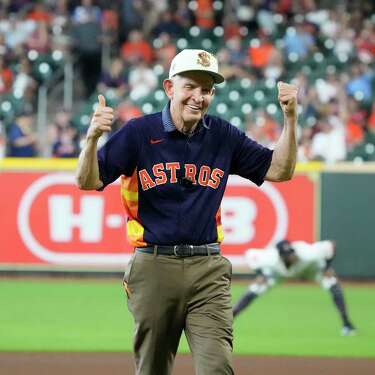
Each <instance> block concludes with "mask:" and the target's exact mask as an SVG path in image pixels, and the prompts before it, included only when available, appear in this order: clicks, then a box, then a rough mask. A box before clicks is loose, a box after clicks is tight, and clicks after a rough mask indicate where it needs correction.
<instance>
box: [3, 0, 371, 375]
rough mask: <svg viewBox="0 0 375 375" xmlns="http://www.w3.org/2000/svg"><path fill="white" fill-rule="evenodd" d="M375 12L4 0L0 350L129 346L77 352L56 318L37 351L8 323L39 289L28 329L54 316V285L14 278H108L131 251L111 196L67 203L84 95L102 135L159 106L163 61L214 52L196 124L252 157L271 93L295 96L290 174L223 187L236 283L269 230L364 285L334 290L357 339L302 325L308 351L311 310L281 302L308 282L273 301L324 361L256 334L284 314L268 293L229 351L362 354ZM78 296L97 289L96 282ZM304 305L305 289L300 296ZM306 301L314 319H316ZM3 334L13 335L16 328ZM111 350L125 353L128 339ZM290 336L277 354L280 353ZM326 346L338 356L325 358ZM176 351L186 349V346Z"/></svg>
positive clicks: (84, 116) (265, 127) (282, 1)
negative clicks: (317, 245)
mask: <svg viewBox="0 0 375 375" xmlns="http://www.w3.org/2000/svg"><path fill="white" fill-rule="evenodd" d="M374 7H375V6H374V3H373V2H372V1H357V2H349V1H338V2H334V3H332V2H329V1H318V0H315V1H314V0H305V1H291V0H279V1H271V0H270V1H262V0H257V1H241V0H233V1H211V0H200V1H184V0H180V1H166V0H164V1H157V2H153V1H146V0H123V1H112V2H106V1H93V2H91V1H88V0H86V1H64V0H60V1H59V0H56V1H54V0H46V1H27V0H17V1H15V0H14V1H10V0H9V1H6V0H5V1H2V2H1V5H0V98H1V101H0V172H1V173H0V179H1V181H0V207H1V213H0V224H1V228H2V230H1V235H0V237H1V238H0V239H1V241H0V243H1V250H0V268H1V271H2V273H1V275H2V276H6V277H8V276H9V275H11V276H12V279H11V280H10V281H9V280H7V279H1V280H0V291H1V290H2V291H3V294H2V296H3V297H4V300H6V301H9V304H8V306H9V308H8V309H7V312H6V313H4V312H3V313H2V314H3V316H2V318H3V319H1V322H2V325H3V327H2V329H1V331H2V332H3V333H4V338H6V339H4V340H2V346H1V348H0V350H2V351H12V350H14V351H26V352H27V351H35V350H37V351H44V350H47V349H48V348H51V349H50V350H53V349H55V350H56V351H66V350H69V348H70V350H74V351H81V350H82V351H91V350H94V351H95V350H100V349H102V350H104V351H121V350H122V348H125V349H126V350H129V349H130V346H129V345H128V344H126V345H125V346H121V345H118V346H116V345H109V346H106V345H104V346H100V343H99V342H100V340H103V338H102V337H101V339H99V338H98V337H96V338H95V339H94V338H93V341H94V344H93V345H92V346H90V345H89V346H85V343H84V341H85V340H84V339H83V337H84V335H85V333H82V335H81V336H80V335H79V334H78V335H77V337H76V340H73V341H74V342H75V343H78V344H77V346H75V345H73V344H72V341H70V340H69V338H67V337H65V336H64V335H63V334H62V333H61V332H60V333H57V326H58V325H60V326H62V327H64V324H63V323H62V322H61V321H57V322H56V323H57V324H56V326H54V325H52V326H50V329H51V330H52V332H55V330H56V335H58V334H62V335H63V336H61V340H62V342H65V344H62V345H56V346H54V345H52V344H51V343H50V342H45V341H44V339H45V337H44V336H43V334H42V336H43V338H41V337H39V336H38V335H37V334H36V330H35V332H31V331H29V329H30V326H29V325H27V324H26V325H25V324H21V321H22V319H21V318H20V316H21V315H22V314H21V315H20V312H21V311H23V308H22V306H19V303H20V301H21V298H22V296H23V298H24V301H27V300H26V299H25V298H26V297H25V296H27V295H28V294H29V293H32V295H34V293H36V294H37V295H39V293H40V298H38V299H37V301H35V300H32V301H30V302H29V303H30V304H31V305H32V306H34V309H31V311H32V312H34V313H35V314H37V316H36V317H35V319H36V320H35V321H34V324H35V322H39V323H38V324H37V327H38V326H39V325H43V324H42V323H43V322H45V320H43V319H41V316H43V314H42V313H41V312H40V311H41V310H40V309H42V308H43V309H47V310H48V309H49V308H48V307H46V306H48V305H50V304H51V305H52V306H53V305H54V304H55V305H56V302H55V301H54V300H53V298H51V296H50V295H49V294H48V293H45V294H44V292H43V288H44V287H45V288H48V286H49V285H50V284H51V285H52V287H57V288H59V281H52V282H51V281H50V280H47V279H43V280H44V281H43V282H42V283H35V280H34V281H33V282H31V283H28V282H26V283H25V284H26V287H25V288H26V289H24V293H25V294H24V295H23V294H22V292H20V290H23V288H24V286H22V285H21V284H17V282H20V280H15V279H14V276H22V277H25V276H27V275H35V274H37V275H39V276H40V275H46V274H48V275H49V276H51V275H52V276H61V275H66V274H67V273H66V271H69V272H70V275H72V273H74V274H75V275H77V274H78V272H79V273H80V275H81V276H82V275H84V274H86V275H90V276H91V275H93V272H94V275H95V276H96V277H99V276H102V275H104V274H106V275H109V274H110V275H112V276H113V275H115V276H116V277H117V276H118V275H119V274H120V273H121V272H122V270H123V268H124V266H125V264H126V259H127V258H126V253H129V252H130V251H131V250H130V249H129V248H128V247H126V246H127V245H126V243H125V241H124V233H123V229H122V225H120V224H123V220H124V218H123V217H122V218H121V215H120V207H119V206H120V205H119V195H118V192H117V191H116V189H117V187H116V186H114V187H113V188H112V190H111V189H109V191H108V192H106V193H105V194H106V195H104V196H105V199H104V200H103V199H102V198H99V197H102V196H103V194H102V195H99V194H96V193H87V192H86V193H82V192H78V191H77V190H76V189H75V188H74V184H73V179H72V176H73V172H72V171H73V169H74V165H75V158H76V156H77V155H78V153H79V150H80V146H81V144H82V142H83V139H84V135H85V132H86V130H87V127H88V124H89V121H90V114H91V113H92V111H93V109H94V108H95V104H96V100H97V94H98V93H102V94H104V95H105V96H106V99H107V101H108V102H109V103H110V105H112V106H114V108H115V109H116V122H115V126H114V128H115V129H116V128H118V127H120V126H122V125H123V124H124V123H125V122H126V121H127V120H128V119H130V118H132V117H134V116H139V115H141V114H142V113H150V112H152V111H156V110H160V109H161V108H162V107H163V106H164V105H165V103H166V98H165V95H164V93H163V90H162V86H161V82H162V80H163V78H164V77H165V76H166V75H167V72H168V66H169V62H170V60H171V58H172V57H173V56H174V54H175V53H176V52H178V51H179V50H181V49H183V48H186V47H188V48H204V49H207V50H209V51H210V52H212V53H215V54H216V55H217V56H218V58H219V61H220V64H221V67H222V72H223V74H224V75H225V76H226V78H227V81H226V83H225V84H221V85H219V86H218V88H217V92H216V95H215V99H214V102H213V103H212V106H211V109H210V112H211V113H212V114H216V115H219V116H222V117H224V118H226V119H227V120H229V121H231V122H232V123H233V124H234V125H235V126H238V127H239V128H241V129H243V130H244V131H245V132H246V133H248V134H249V136H251V137H252V138H254V139H256V140H257V141H259V142H260V143H262V144H264V145H267V146H270V147H272V145H273V144H274V142H275V141H276V140H277V138H278V134H279V132H280V129H281V125H282V121H281V111H280V108H279V106H278V103H277V94H276V83H277V81H278V80H284V81H287V82H295V83H296V84H297V85H298V86H299V88H300V90H299V103H300V110H299V112H300V113H299V124H298V130H299V131H298V134H299V148H298V161H299V164H298V166H297V176H296V178H295V179H294V180H293V181H291V182H288V183H283V184H275V185H272V184H267V185H266V186H265V187H264V188H262V190H261V191H260V192H257V190H256V189H254V188H253V187H252V186H251V185H244V183H243V181H240V180H237V179H233V180H232V181H231V184H230V186H229V187H228V191H227V193H226V196H225V204H224V207H223V208H224V211H225V215H224V218H223V221H224V229H225V231H226V242H225V243H224V253H225V255H227V256H228V257H230V259H231V260H232V262H233V264H234V269H235V272H236V274H237V273H238V274H240V275H243V274H248V273H249V270H247V269H246V267H244V265H243V262H242V260H241V254H242V252H243V251H244V250H245V249H246V248H247V247H249V246H255V245H256V246H265V245H267V244H268V243H271V242H272V241H273V240H274V238H276V237H275V236H280V235H281V234H283V235H287V236H288V237H289V238H291V239H292V240H297V239H304V240H308V241H312V240H315V239H320V238H322V239H324V238H333V239H335V240H336V241H337V242H338V249H339V253H338V256H337V258H336V259H335V262H334V266H335V268H336V269H337V271H338V273H339V275H340V276H342V277H346V279H348V278H351V279H353V278H355V279H356V280H362V284H355V285H354V286H349V292H348V293H349V297H351V299H352V300H351V299H349V307H350V308H352V309H353V310H354V311H355V314H354V316H355V317H356V316H357V319H358V320H360V322H359V326H360V327H361V324H362V332H361V329H360V332H361V335H360V336H359V337H357V338H354V340H356V341H351V342H349V344H343V343H342V342H338V343H337V342H332V341H330V340H332V337H331V336H330V334H332V336H333V335H334V334H335V333H334V332H329V334H325V333H322V331H323V330H324V327H322V328H320V327H319V325H317V326H314V327H315V329H316V331H317V332H319V334H320V337H319V340H318V339H317V338H316V337H314V339H312V336H311V335H314V334H312V333H311V332H310V331H309V329H307V327H306V322H309V321H311V320H310V319H313V317H312V316H310V315H309V313H311V311H310V312H309V311H300V310H299V309H300V304H298V303H296V304H294V302H296V301H297V300H298V298H301V299H302V300H303V296H305V297H306V296H308V295H310V289H308V288H309V287H310V286H303V285H302V286H290V287H288V288H287V289H286V291H285V292H279V293H286V297H285V298H286V299H287V300H288V301H290V306H291V310H292V312H294V313H295V314H296V316H299V314H300V316H301V319H298V318H296V319H295V322H294V323H291V326H293V325H294V326H297V327H298V326H299V325H301V326H300V328H299V329H300V331H301V330H302V331H303V332H304V334H303V336H304V337H305V340H306V341H307V343H308V345H309V344H310V345H311V346H312V347H315V346H317V347H321V348H325V351H324V350H323V351H322V350H320V351H319V350H318V351H317V352H314V351H312V352H304V351H303V350H301V348H302V347H304V346H306V345H302V344H301V345H299V343H300V341H299V339H300V338H298V337H295V335H294V334H293V333H291V332H288V331H287V332H283V334H282V335H280V329H281V328H280V324H281V323H278V324H275V325H273V324H271V323H270V321H271V320H272V319H274V320H275V321H277V320H278V317H277V313H276V316H273V315H272V314H270V313H269V311H270V310H272V311H276V312H278V314H280V311H281V309H282V306H281V305H282V304H281V302H280V300H279V299H278V297H277V296H278V294H277V293H278V292H274V293H275V295H274V297H273V299H272V296H271V298H270V303H269V305H264V306H263V307H262V306H259V310H258V311H259V312H257V311H255V309H254V316H253V315H252V313H253V311H251V313H250V312H249V314H248V316H247V318H246V317H245V318H242V317H241V320H240V321H239V323H236V324H238V327H237V330H238V332H237V335H238V338H237V342H238V343H240V344H239V346H238V349H237V350H238V352H237V353H244V354H245V353H249V354H253V355H255V354H257V355H258V354H267V355H280V354H282V355H318V356H324V353H326V355H325V356H332V357H336V356H339V357H358V356H361V355H360V354H358V350H356V349H355V348H358V347H360V348H364V349H363V351H362V352H363V353H364V354H363V355H362V357H366V358H373V357H374V356H375V350H371V349H370V342H371V339H372V340H373V339H374V337H375V326H374V324H372V323H370V322H368V321H366V319H367V317H368V316H370V312H371V311H372V312H373V310H374V306H375V301H374V299H373V297H371V296H372V295H373V285H372V284H371V283H367V284H363V282H364V281H369V279H370V280H371V279H373V278H374V276H375V255H374V252H373V248H374V240H373V236H372V228H373V227H374V224H375V223H374V215H373V202H375V199H374V198H375V197H374V190H373V186H374V185H375V184H374V182H375V181H374V178H375V166H374V163H373V162H374V161H375V105H374V102H375V101H374V89H375V80H374V55H375V15H374ZM103 138H104V137H103ZM102 141H103V142H105V138H104V139H103V140H102ZM85 202H86V203H85ZM103 202H105V203H103ZM85 204H86V205H92V204H93V205H94V206H95V207H97V211H90V210H89V211H87V212H86V213H85V214H84V208H85ZM104 204H105V206H103V205H104ZM108 206H109V208H108ZM67 207H68V208H67ZM69 207H70V209H69ZM240 207H241V209H240ZM116 210H117V211H116ZM56 212H58V214H56ZM54 213H55V214H54ZM64 215H65V216H64ZM85 215H86V216H85ZM85 217H86V220H89V221H90V219H87V218H88V217H91V218H92V217H99V221H97V222H90V223H89V225H87V228H93V227H92V226H94V227H95V225H96V226H97V228H99V227H100V228H101V229H102V237H96V238H90V233H89V232H90V231H89V230H86V232H85V231H84V228H85V221H84V219H85ZM64 218H68V219H69V220H70V221H69V220H64ZM247 224H248V225H247ZM104 227H105V229H103V228H104ZM61 228H63V229H61ZM83 232H84V233H83ZM99 232H100V231H99ZM25 233H26V234H25ZM85 233H86V234H85ZM91 233H92V231H91ZM85 236H86V237H85ZM87 236H88V237H87ZM35 249H37V250H36V251H35ZM38 249H39V250H38ZM41 249H42V251H40V250H41ZM43 249H44V250H46V251H43ZM124 249H125V252H124ZM124 254H125V255H124ZM74 255H79V256H80V259H81V260H79V261H77V259H78V258H77V257H74ZM82 259H83V260H82ZM109 259H111V260H109ZM81 271H84V272H83V273H82V272H81ZM78 282H79V281H67V282H66V283H63V285H64V286H65V287H67V288H68V289H69V285H71V284H70V283H72V285H75V283H78ZM7 283H10V285H8V284H7ZM87 285H88V286H87V287H88V288H100V287H99V286H98V285H97V284H96V283H93V284H90V283H88V284H87ZM99 285H101V283H100V282H99ZM27 286H29V287H30V288H31V289H30V290H27ZM33 286H35V288H36V289H35V290H34V289H33ZM19 288H20V289H19ZM244 288H245V284H239V285H237V284H235V285H234V298H235V297H236V296H238V295H239V293H240V291H241V290H243V289H244ZM293 288H297V289H293ZM299 288H302V289H299ZM306 288H307V289H306ZM77 289H78V290H81V289H80V288H78V287H77ZM299 291H301V292H299ZM311 293H313V296H314V293H319V292H317V291H316V288H313V289H312V292H311ZM299 294H301V295H299ZM62 295H63V296H64V298H66V299H63V301H65V303H63V306H64V309H67V311H68V310H69V308H71V307H72V306H71V301H70V300H69V294H65V293H62ZM83 295H84V294H82V296H81V297H82V299H83ZM279 295H280V296H281V294H279ZM43 296H44V297H43ZM293 296H294V297H293ZM16 297H18V298H16ZM112 297H113V298H114V300H112V302H113V301H116V302H117V303H118V304H119V303H121V304H122V303H123V300H122V296H121V301H120V302H119V301H118V300H117V299H118V298H119V296H118V295H116V296H112ZM293 298H294V299H293ZM312 298H313V299H314V298H315V297H312ZM296 299H297V300H296ZM292 301H294V302H292ZM304 301H305V302H301V303H306V305H309V298H307V299H306V300H304ZM317 301H320V299H319V297H318V298H317ZM352 301H353V302H352ZM37 302H38V303H37ZM324 302H327V301H323V302H322V303H324ZM316 303H318V302H316ZM320 303H321V302H319V308H317V311H319V314H316V318H317V319H318V322H322V321H324V320H325V319H326V316H325V312H324V308H325V307H322V309H321V308H320ZM355 304H356V306H355ZM352 305H354V306H352ZM42 306H43V307H42ZM113 306H117V305H116V303H114V305H113ZM316 306H318V305H316ZM117 308H118V306H117ZM262 308H264V310H262ZM293 309H294V310H293ZM115 310H116V307H114V308H113V309H112V308H111V310H110V311H111V312H112V313H113V311H115ZM72 311H73V310H71V311H70V313H72ZM262 311H264V313H262ZM321 311H323V312H322V313H321ZM54 313H55V312H54ZM38 314H40V315H38ZM320 314H322V315H320ZM32 315H33V314H32V313H31V316H32ZM67 315H68V316H69V312H67ZM327 315H328V316H330V314H329V313H328V314H327ZM0 316H1V314H0ZM267 316H268V317H269V319H267V318H266V317H267ZM302 316H304V317H306V320H304V319H302ZM128 319H129V317H127V318H126V320H128ZM327 319H328V320H330V317H328V318H327ZM84 320H85V319H84V318H82V321H84ZM367 320H371V319H370V318H369V317H368V319H367ZM26 321H27V320H26ZM82 321H81V320H78V319H77V327H75V329H76V330H78V331H79V330H80V329H81V328H80V327H82V325H81V324H82ZM363 321H365V323H364V322H363ZM119 322H120V321H119ZM127 323H128V322H127ZM30 324H32V323H30ZM119 324H121V323H119ZM129 324H130V327H131V323H129ZM258 324H259V326H262V327H264V328H263V331H259V332H258V333H257V334H256V335H255V336H256V337H257V341H258V342H259V348H261V349H259V350H258V351H257V349H256V348H255V349H254V347H253V343H252V341H251V340H252V335H254V329H256V328H255V327H256V326H257V325H258ZM16 326H18V327H22V328H23V330H21V329H20V331H19V332H18V331H17V330H15V327H16ZM47 326H48V324H47ZM323 326H324V324H323ZM235 328H236V327H235ZM310 328H311V327H310ZM103 329H104V330H106V329H108V332H107V333H108V335H109V336H110V335H111V334H114V332H115V330H111V329H109V328H108V327H107V328H104V327H103ZM129 329H130V330H131V328H129ZM273 329H274V330H273ZM291 330H292V327H291ZM67 331H68V330H67ZM363 331H364V332H363ZM40 332H43V330H42V329H40ZM275 335H276V336H277V335H279V336H280V337H281V338H282V339H283V345H286V348H289V349H285V351H283V350H281V349H280V347H281V346H283V345H282V344H281V343H274V344H275V345H274V346H273V345H272V344H270V343H271V342H272V339H271V338H272V337H274V336H275ZM301 335H302V333H301ZM25 337H26V338H27V340H25ZM309 338H310V339H311V340H310V342H309V341H308V340H309ZM120 339H121V340H125V339H126V340H127V342H129V340H130V337H126V338H124V337H123V336H121V337H120ZM120 339H119V340H120ZM64 340H65V341H64ZM96 340H97V341H96ZM261 340H264V345H263V344H262V343H261ZM288 340H289V342H290V346H288V345H289V344H285V343H286V342H287V341H288ZM57 342H60V341H59V340H57ZM80 342H81V343H82V345H79V343H80ZM313 342H314V345H313ZM327 342H331V344H332V345H334V346H335V347H336V348H337V351H330V350H329V349H327ZM184 345H185V347H184ZM182 347H183V350H186V344H183V345H182ZM184 348H185V349H184ZM356 353H357V354H356ZM342 363H344V362H343V361H342ZM347 366H348V365H347ZM347 368H349V367H347ZM305 370H306V369H305ZM9 371H11V370H9ZM332 371H335V370H332ZM9 373H11V372H9ZM129 373H130V372H129ZM260 373H262V372H260ZM327 373H332V374H334V373H336V372H327ZM343 373H344V372H342V371H341V372H340V374H343ZM348 373H349V372H348ZM361 373H363V374H365V373H366V370H365V369H363V371H362V372H361Z"/></svg>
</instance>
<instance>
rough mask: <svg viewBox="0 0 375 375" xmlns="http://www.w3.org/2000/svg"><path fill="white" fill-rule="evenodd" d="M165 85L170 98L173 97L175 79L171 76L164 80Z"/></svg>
mask: <svg viewBox="0 0 375 375" xmlns="http://www.w3.org/2000/svg"><path fill="white" fill-rule="evenodd" d="M163 87H164V91H165V94H166V95H167V96H168V98H169V99H172V96H173V81H172V80H171V79H169V78H167V79H165V80H164V81H163Z"/></svg>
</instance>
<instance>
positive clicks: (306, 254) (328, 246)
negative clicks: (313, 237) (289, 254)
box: [292, 241, 335, 262]
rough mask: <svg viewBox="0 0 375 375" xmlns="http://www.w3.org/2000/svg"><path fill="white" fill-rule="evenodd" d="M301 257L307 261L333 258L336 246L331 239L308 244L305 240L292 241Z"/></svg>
mask: <svg viewBox="0 0 375 375" xmlns="http://www.w3.org/2000/svg"><path fill="white" fill-rule="evenodd" d="M292 246H293V248H294V249H295V250H296V252H297V255H298V257H299V258H300V259H302V260H304V261H307V262H322V261H327V260H330V259H332V258H333V256H334V255H335V250H334V246H333V244H332V242H331V241H318V242H314V243H312V244H308V243H306V242H303V241H296V242H292Z"/></svg>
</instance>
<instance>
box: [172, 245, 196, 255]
mask: <svg viewBox="0 0 375 375" xmlns="http://www.w3.org/2000/svg"><path fill="white" fill-rule="evenodd" d="M193 249H194V246H193V245H175V246H173V253H174V255H175V256H176V257H190V256H192V255H193V253H194V252H193Z"/></svg>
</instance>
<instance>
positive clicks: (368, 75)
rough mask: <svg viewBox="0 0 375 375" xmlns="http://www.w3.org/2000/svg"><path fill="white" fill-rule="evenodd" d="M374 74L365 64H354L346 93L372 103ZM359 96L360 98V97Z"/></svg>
mask: <svg viewBox="0 0 375 375" xmlns="http://www.w3.org/2000/svg"><path fill="white" fill-rule="evenodd" d="M373 78H374V72H373V71H372V70H371V68H369V67H367V66H366V65H365V64H354V65H352V69H351V77H350V78H349V81H348V83H347V84H346V92H347V94H348V95H350V96H354V97H356V98H357V99H359V100H365V101H370V100H371V97H372V86H371V84H372V79H373ZM358 95H359V96H358Z"/></svg>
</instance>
